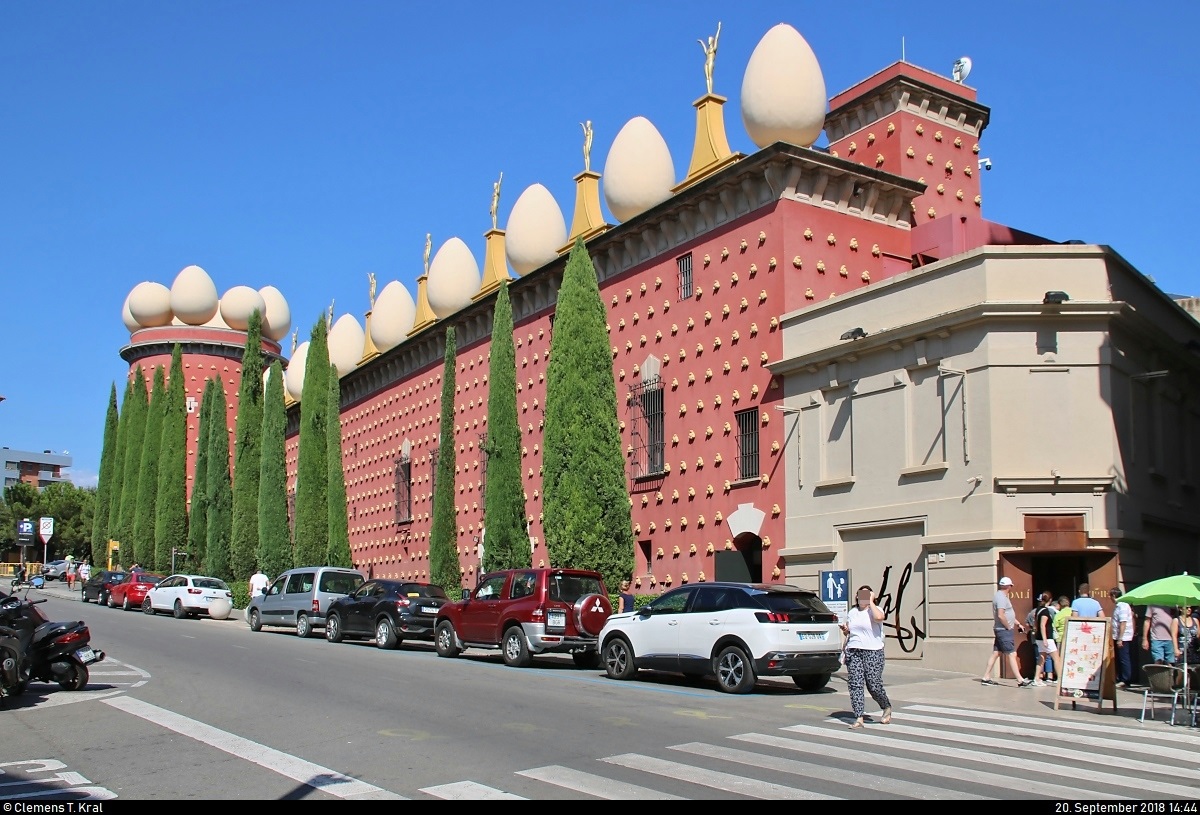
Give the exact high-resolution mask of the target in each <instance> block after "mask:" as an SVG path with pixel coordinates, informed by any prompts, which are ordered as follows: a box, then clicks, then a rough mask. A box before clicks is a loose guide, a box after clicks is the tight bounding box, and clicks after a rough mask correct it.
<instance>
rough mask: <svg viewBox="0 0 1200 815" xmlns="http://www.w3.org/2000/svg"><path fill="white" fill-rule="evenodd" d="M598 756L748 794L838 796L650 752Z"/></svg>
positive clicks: (761, 796)
mask: <svg viewBox="0 0 1200 815" xmlns="http://www.w3.org/2000/svg"><path fill="white" fill-rule="evenodd" d="M600 760H601V761H604V762H607V763H609V764H616V765H617V766H619V767H628V768H629V769H631V770H640V771H642V772H646V773H654V774H655V775H662V776H666V777H667V778H674V779H677V780H679V781H686V782H689V783H692V784H699V785H700V786H702V787H709V788H710V789H715V790H723V791H724V792H735V793H738V794H739V795H747V796H749V797H751V798H759V799H765V800H789V801H840V800H842V799H841V798H838V797H837V796H836V795H822V794H821V793H819V792H810V791H808V790H798V789H795V788H793V787H785V786H783V785H782V784H772V783H770V782H767V781H759V780H757V779H754V778H746V777H744V776H740V775H732V774H730V773H722V772H718V771H717V770H710V769H708V768H707V767H693V766H692V765H690V764H680V763H679V762H676V761H666V760H664V759H661V758H654V757H653V756H642V755H638V754H637V753H623V754H621V755H619V756H609V757H608V758H602V759H600Z"/></svg>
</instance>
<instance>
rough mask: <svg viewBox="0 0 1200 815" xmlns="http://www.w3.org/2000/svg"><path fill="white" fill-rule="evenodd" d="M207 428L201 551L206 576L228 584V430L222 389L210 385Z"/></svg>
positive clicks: (230, 528)
mask: <svg viewBox="0 0 1200 815" xmlns="http://www.w3.org/2000/svg"><path fill="white" fill-rule="evenodd" d="M210 413H211V414H212V415H211V416H210V417H209V426H208V474H207V480H208V485H207V486H208V528H207V529H206V530H205V534H206V535H207V542H206V544H207V545H206V546H205V550H204V571H205V574H208V575H211V576H213V577H219V578H220V579H222V580H225V581H230V580H232V579H233V575H232V574H231V573H230V568H229V538H230V536H231V535H232V534H233V489H232V485H231V483H230V478H229V429H228V422H229V418H228V408H227V403H226V401H225V389H224V387H222V384H221V382H220V380H217V381H216V382H214V383H213V399H212V409H211V411H210Z"/></svg>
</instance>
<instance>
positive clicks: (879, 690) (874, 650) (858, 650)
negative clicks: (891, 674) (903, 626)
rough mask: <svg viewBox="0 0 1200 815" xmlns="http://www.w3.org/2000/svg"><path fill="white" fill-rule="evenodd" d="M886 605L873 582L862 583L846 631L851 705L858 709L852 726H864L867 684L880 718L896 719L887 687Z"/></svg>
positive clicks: (855, 711) (847, 619) (845, 627)
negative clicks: (877, 598)
mask: <svg viewBox="0 0 1200 815" xmlns="http://www.w3.org/2000/svg"><path fill="white" fill-rule="evenodd" d="M883 616H884V615H883V609H881V608H880V607H879V606H878V605H876V603H875V593H874V592H873V591H872V590H871V587H870V586H860V587H859V589H858V593H857V594H856V595H855V598H854V607H853V608H851V609H850V611H849V613H848V614H847V615H846V624H845V625H843V626H842V633H843V634H844V635H846V645H845V651H846V673H847V680H846V681H847V684H848V685H849V686H850V706H851V708H852V709H853V710H854V724H852V725H850V729H851V730H857V729H859V728H861V727H862V726H863V714H864V713H865V712H866V700H865V699H864V697H863V688H864V686H865V688H866V690H867V691H868V692H869V693H870V694H871V698H872V699H874V700H875V703H876V704H878V705H879V707H880V709H882V710H883V716H882V717H881V718H880V722H882V723H883V724H890V723H891V721H892V703H891V702H890V701H889V700H888V696H887V691H885V690H884V689H883Z"/></svg>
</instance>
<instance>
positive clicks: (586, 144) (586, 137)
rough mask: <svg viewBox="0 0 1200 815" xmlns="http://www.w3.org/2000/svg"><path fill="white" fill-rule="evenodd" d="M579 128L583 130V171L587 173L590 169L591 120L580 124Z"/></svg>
mask: <svg viewBox="0 0 1200 815" xmlns="http://www.w3.org/2000/svg"><path fill="white" fill-rule="evenodd" d="M579 126H580V127H582V128H583V170H584V172H588V171H589V170H591V169H592V120H591V119H588V120H587V121H586V122H580V123H579Z"/></svg>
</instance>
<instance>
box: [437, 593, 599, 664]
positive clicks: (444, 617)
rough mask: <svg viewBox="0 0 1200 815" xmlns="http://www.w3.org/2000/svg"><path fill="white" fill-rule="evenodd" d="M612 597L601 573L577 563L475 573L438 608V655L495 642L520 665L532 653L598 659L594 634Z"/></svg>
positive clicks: (492, 645) (585, 661)
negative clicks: (469, 585)
mask: <svg viewBox="0 0 1200 815" xmlns="http://www.w3.org/2000/svg"><path fill="white" fill-rule="evenodd" d="M610 614H612V603H611V602H610V601H609V599H608V590H607V589H606V588H605V587H604V578H603V577H601V576H600V574H599V573H598V572H590V571H583V570H579V569H511V570H508V571H502V572H492V573H491V574H485V575H483V576H481V577H480V578H479V583H478V584H477V585H476V587H475V591H474V592H471V591H464V592H463V599H462V600H461V601H460V602H456V603H447V604H446V605H444V606H442V608H441V609H440V610H439V611H438V618H437V632H436V636H435V639H434V643H435V644H436V646H437V652H438V655H439V656H443V657H455V656H458V654H459V653H461V652H462V650H463V649H464V648H500V649H501V652H502V653H503V654H504V663H505V664H506V665H510V666H512V667H518V668H520V667H525V666H526V665H528V664H529V663H530V661H531V659H532V657H533V656H534V655H535V654H545V653H569V654H571V656H572V657H573V658H574V660H575V664H576V665H578V666H580V667H590V668H595V667H598V666H599V664H600V656H599V651H598V639H597V635H599V633H600V630H601V629H602V628H603V627H604V621H605V620H607V619H608V615H610Z"/></svg>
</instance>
